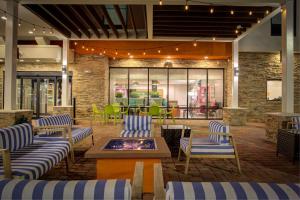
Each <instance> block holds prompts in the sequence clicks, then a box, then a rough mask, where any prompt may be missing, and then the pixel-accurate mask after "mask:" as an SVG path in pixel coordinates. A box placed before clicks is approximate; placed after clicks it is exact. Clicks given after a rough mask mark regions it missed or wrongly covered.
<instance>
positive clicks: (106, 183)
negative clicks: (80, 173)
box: [0, 179, 131, 200]
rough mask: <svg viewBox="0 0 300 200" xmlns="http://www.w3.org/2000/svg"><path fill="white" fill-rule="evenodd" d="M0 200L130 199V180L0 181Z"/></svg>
mask: <svg viewBox="0 0 300 200" xmlns="http://www.w3.org/2000/svg"><path fill="white" fill-rule="evenodd" d="M0 199H24V200H27V199H49V200H52V199H53V200H54V199H116V200H121V199H125V200H129V199H131V186H130V180H113V179H111V180H87V181H86V180H78V181H43V180H17V179H14V180H8V179H3V180H0Z"/></svg>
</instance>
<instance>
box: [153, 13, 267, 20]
mask: <svg viewBox="0 0 300 200" xmlns="http://www.w3.org/2000/svg"><path fill="white" fill-rule="evenodd" d="M265 16H266V14H264V13H262V14H258V13H256V14H252V15H249V13H235V14H234V15H231V14H230V13H213V14H210V13H186V14H185V13H178V12H175V13H174V12H155V13H154V17H155V18H164V17H181V18H184V19H185V18H229V19H236V18H241V19H253V18H254V19H257V18H264V17H265Z"/></svg>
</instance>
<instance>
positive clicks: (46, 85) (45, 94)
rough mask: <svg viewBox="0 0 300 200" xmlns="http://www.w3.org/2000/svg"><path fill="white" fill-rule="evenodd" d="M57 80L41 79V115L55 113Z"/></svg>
mask: <svg viewBox="0 0 300 200" xmlns="http://www.w3.org/2000/svg"><path fill="white" fill-rule="evenodd" d="M54 99H55V80H53V79H48V78H47V79H46V78H45V79H39V105H38V106H39V115H40V116H45V115H47V114H52V113H53V106H54V105H55V102H54Z"/></svg>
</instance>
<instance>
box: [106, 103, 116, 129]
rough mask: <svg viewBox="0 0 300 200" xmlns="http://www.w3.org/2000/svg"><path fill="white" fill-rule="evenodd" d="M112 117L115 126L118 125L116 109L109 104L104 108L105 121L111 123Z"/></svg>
mask: <svg viewBox="0 0 300 200" xmlns="http://www.w3.org/2000/svg"><path fill="white" fill-rule="evenodd" d="M111 117H113V119H114V124H116V120H117V116H116V113H115V110H114V107H113V106H112V105H111V104H109V105H106V106H104V121H105V122H109V121H110V119H111Z"/></svg>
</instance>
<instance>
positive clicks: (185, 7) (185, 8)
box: [184, 0, 189, 11]
mask: <svg viewBox="0 0 300 200" xmlns="http://www.w3.org/2000/svg"><path fill="white" fill-rule="evenodd" d="M188 9H189V5H188V0H185V6H184V10H186V11H187V10H188Z"/></svg>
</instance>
